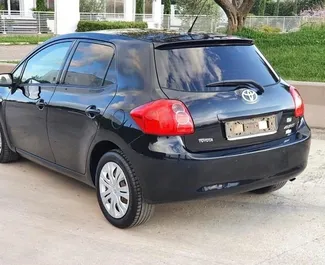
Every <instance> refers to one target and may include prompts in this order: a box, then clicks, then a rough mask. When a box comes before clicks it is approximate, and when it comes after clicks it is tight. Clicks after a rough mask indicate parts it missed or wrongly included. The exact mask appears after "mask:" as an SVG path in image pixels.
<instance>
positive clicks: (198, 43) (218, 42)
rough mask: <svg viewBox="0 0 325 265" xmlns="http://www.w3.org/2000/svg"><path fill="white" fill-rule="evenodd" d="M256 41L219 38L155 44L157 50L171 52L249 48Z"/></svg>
mask: <svg viewBox="0 0 325 265" xmlns="http://www.w3.org/2000/svg"><path fill="white" fill-rule="evenodd" d="M253 44H254V40H252V39H241V38H231V37H226V38H218V39H200V40H186V41H177V42H167V43H166V42H165V43H159V42H155V43H154V47H155V49H159V50H169V49H180V48H189V47H193V48H194V47H206V46H232V45H233V46H237V45H238V46H241V45H242V46H249V45H253Z"/></svg>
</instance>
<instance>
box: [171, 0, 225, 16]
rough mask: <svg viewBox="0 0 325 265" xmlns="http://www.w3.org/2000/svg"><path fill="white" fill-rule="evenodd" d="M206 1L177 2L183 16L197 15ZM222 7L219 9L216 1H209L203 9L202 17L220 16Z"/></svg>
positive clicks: (186, 0) (187, 0)
mask: <svg viewBox="0 0 325 265" xmlns="http://www.w3.org/2000/svg"><path fill="white" fill-rule="evenodd" d="M204 2H205V0H177V1H176V4H177V7H178V10H179V12H180V13H181V14H182V15H196V14H197V13H198V12H199V10H200V8H201V7H202V5H203V4H204ZM219 11H220V7H218V6H217V5H216V3H215V1H214V0H208V1H207V2H206V4H205V6H204V7H203V10H202V12H201V15H218V14H219Z"/></svg>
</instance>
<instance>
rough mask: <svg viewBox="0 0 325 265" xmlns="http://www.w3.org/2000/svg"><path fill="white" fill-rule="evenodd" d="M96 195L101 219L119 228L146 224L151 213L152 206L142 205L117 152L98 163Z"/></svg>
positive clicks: (129, 168)
mask: <svg viewBox="0 0 325 265" xmlns="http://www.w3.org/2000/svg"><path fill="white" fill-rule="evenodd" d="M96 191H97V199H98V203H99V206H100V208H101V210H102V212H103V214H104V216H105V217H106V219H107V220H108V221H109V222H110V223H111V224H112V225H114V226H116V227H118V228H128V227H132V226H137V225H140V224H142V223H145V222H146V221H148V220H149V219H150V217H151V216H152V214H153V212H154V205H152V204H148V203H146V202H144V200H143V196H142V192H141V186H140V183H139V180H138V178H137V177H136V175H135V173H134V170H133V168H132V166H131V164H130V162H129V161H128V160H127V158H126V157H125V155H124V154H123V153H122V152H121V151H120V150H113V151H111V152H108V153H106V154H105V155H104V156H103V157H102V158H101V159H100V161H99V163H98V166H97V172H96Z"/></svg>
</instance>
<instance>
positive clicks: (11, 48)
mask: <svg viewBox="0 0 325 265" xmlns="http://www.w3.org/2000/svg"><path fill="white" fill-rule="evenodd" d="M35 47H36V45H5V46H0V60H1V61H19V60H21V59H23V58H24V57H25V56H26V55H27V54H28V53H30V52H31V51H32V50H33V49H34V48H35Z"/></svg>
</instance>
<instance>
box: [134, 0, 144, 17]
mask: <svg viewBox="0 0 325 265" xmlns="http://www.w3.org/2000/svg"><path fill="white" fill-rule="evenodd" d="M143 6H144V0H137V1H136V13H137V14H143V11H144V10H143Z"/></svg>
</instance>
